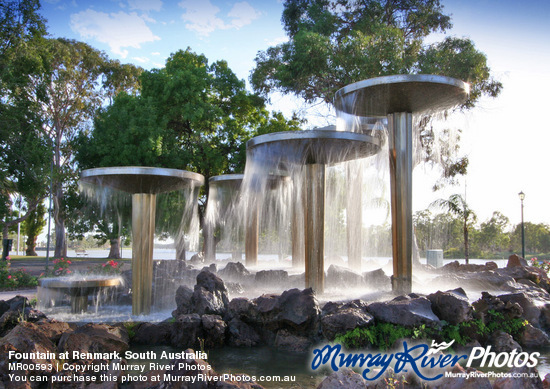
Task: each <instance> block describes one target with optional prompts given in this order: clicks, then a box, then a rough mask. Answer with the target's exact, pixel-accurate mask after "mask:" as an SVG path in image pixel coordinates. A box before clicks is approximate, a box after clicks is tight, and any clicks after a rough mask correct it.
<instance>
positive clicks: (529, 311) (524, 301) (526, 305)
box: [498, 293, 540, 327]
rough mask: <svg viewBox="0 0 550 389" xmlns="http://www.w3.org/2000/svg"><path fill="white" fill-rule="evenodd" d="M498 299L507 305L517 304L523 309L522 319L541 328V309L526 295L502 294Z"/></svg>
mask: <svg viewBox="0 0 550 389" xmlns="http://www.w3.org/2000/svg"><path fill="white" fill-rule="evenodd" d="M498 298H499V299H500V300H502V301H504V302H505V303H507V302H511V303H517V304H518V305H519V306H520V307H521V308H522V309H523V314H522V317H523V318H524V319H525V320H527V321H528V322H529V323H531V324H532V325H534V326H535V327H539V325H540V324H539V318H540V309H539V307H537V305H535V303H534V302H533V300H532V299H530V298H529V297H528V296H527V295H526V294H525V293H511V294H501V295H499V296H498Z"/></svg>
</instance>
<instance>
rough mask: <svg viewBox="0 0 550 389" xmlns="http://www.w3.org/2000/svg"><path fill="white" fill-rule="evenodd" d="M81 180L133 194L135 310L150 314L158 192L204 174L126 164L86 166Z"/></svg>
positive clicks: (195, 181)
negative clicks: (103, 166) (87, 167)
mask: <svg viewBox="0 0 550 389" xmlns="http://www.w3.org/2000/svg"><path fill="white" fill-rule="evenodd" d="M81 180H82V181H83V182H85V183H90V184H94V185H97V186H102V187H109V188H112V189H116V190H119V191H123V192H126V193H130V194H132V313H133V314H134V315H139V314H149V313H150V310H151V295H152V284H153V243H154V233H155V212H156V196H157V194H158V193H163V192H169V191H174V190H178V189H182V188H185V187H198V186H201V185H203V184H204V177H203V176H202V175H200V174H198V173H192V172H188V171H185V170H176V169H166V168H156V167H141V166H124V167H105V168H95V169H88V170H84V171H83V172H82V176H81Z"/></svg>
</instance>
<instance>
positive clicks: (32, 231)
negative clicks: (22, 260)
mask: <svg viewBox="0 0 550 389" xmlns="http://www.w3.org/2000/svg"><path fill="white" fill-rule="evenodd" d="M45 216H46V207H45V206H44V204H43V203H40V204H39V205H38V206H37V207H36V209H35V210H34V211H32V212H31V214H30V216H29V217H28V218H27V219H26V220H25V221H24V222H23V228H22V230H23V232H24V234H25V235H26V236H27V242H26V243H27V249H26V251H25V253H26V255H28V256H37V255H38V254H37V253H36V240H37V239H38V235H40V234H41V233H42V230H43V229H44V226H45V225H46V218H45Z"/></svg>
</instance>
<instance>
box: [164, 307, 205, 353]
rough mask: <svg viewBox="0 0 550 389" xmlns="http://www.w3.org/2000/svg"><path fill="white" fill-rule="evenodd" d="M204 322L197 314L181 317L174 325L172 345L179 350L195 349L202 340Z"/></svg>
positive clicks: (171, 337) (171, 338)
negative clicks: (200, 339) (199, 340)
mask: <svg viewBox="0 0 550 389" xmlns="http://www.w3.org/2000/svg"><path fill="white" fill-rule="evenodd" d="M201 324H202V320H201V317H200V316H199V315H198V314H196V313H191V314H186V315H180V316H178V317H177V318H176V321H175V322H174V323H173V324H172V334H171V336H170V343H171V344H172V345H173V346H175V347H178V348H186V347H195V346H196V345H197V344H198V339H199V338H202V331H201V330H202V328H201Z"/></svg>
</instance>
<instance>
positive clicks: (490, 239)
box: [479, 211, 510, 253]
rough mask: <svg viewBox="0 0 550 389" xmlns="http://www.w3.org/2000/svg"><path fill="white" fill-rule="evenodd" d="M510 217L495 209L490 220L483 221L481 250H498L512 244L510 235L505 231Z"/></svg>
mask: <svg viewBox="0 0 550 389" xmlns="http://www.w3.org/2000/svg"><path fill="white" fill-rule="evenodd" d="M509 223H510V219H508V218H507V217H506V216H504V215H503V214H502V213H500V212H498V211H495V212H493V215H492V216H491V218H490V219H489V220H487V221H486V222H484V223H481V225H480V230H479V246H480V248H481V250H484V251H489V252H493V253H494V252H497V251H502V250H505V249H506V248H508V247H509V245H510V236H509V235H508V233H507V232H506V231H505V230H506V229H507V227H508V224H509Z"/></svg>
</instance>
